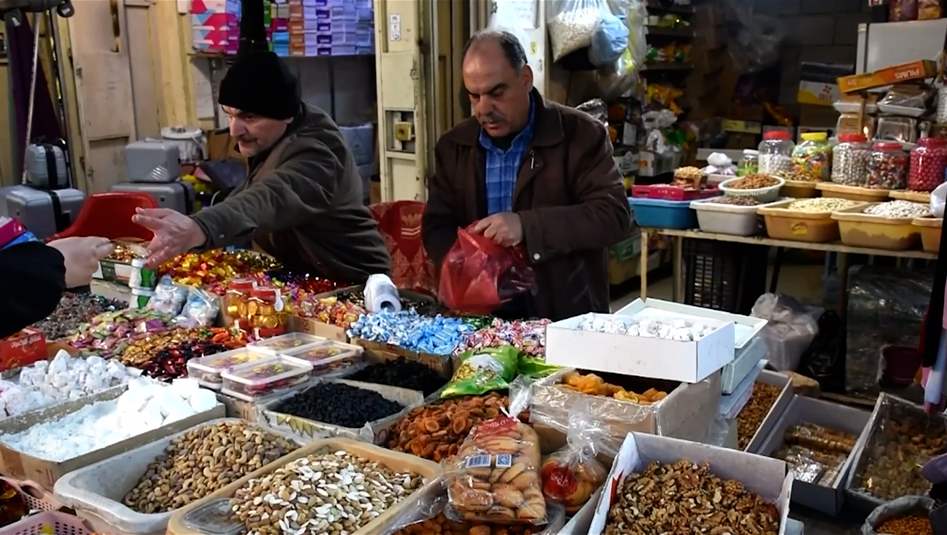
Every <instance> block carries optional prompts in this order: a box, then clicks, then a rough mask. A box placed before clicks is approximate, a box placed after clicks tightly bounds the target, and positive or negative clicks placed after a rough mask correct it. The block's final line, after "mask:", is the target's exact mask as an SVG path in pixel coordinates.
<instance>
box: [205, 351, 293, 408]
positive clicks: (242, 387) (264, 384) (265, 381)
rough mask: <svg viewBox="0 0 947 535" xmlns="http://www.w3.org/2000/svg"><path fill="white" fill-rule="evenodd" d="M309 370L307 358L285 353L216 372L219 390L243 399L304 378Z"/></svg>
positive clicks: (287, 386) (288, 385) (279, 388)
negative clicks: (217, 373) (284, 355)
mask: <svg viewBox="0 0 947 535" xmlns="http://www.w3.org/2000/svg"><path fill="white" fill-rule="evenodd" d="M310 372H312V365H311V364H309V363H308V362H304V361H301V360H298V359H290V358H286V357H276V358H275V359H274V360H269V361H264V362H256V363H253V364H246V365H244V366H238V367H236V368H232V369H230V370H228V371H225V372H223V373H222V374H220V377H221V379H223V388H222V389H221V393H222V394H227V395H228V396H232V397H235V398H237V399H242V400H244V401H255V400H257V399H258V398H261V397H264V396H268V395H270V394H272V393H274V392H278V391H281V390H286V389H288V388H292V387H294V386H296V385H299V384H302V383H304V382H306V380H308V379H309V373H310Z"/></svg>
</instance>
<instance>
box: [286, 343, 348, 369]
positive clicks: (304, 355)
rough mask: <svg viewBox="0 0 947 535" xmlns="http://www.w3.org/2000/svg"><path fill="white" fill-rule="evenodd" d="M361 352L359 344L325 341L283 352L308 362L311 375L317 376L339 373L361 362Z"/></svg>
mask: <svg viewBox="0 0 947 535" xmlns="http://www.w3.org/2000/svg"><path fill="white" fill-rule="evenodd" d="M363 352H364V349H362V347H361V346H356V345H351V344H343V343H341V342H325V343H322V344H319V345H314V346H312V345H310V346H306V347H300V348H297V349H293V350H290V351H287V352H286V353H284V354H285V355H286V356H287V357H291V358H295V359H300V360H302V361H305V362H308V363H309V364H310V365H312V375H313V376H317V375H327V374H330V373H332V374H337V373H341V372H343V371H346V370H348V369H351V368H353V367H355V366H357V365H359V364H361V363H362V362H363V360H364V358H363V356H362V354H363Z"/></svg>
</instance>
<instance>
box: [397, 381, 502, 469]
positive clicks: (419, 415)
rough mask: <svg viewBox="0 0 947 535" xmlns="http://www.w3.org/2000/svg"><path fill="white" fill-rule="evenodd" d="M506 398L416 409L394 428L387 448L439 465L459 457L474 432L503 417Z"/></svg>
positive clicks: (464, 399)
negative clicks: (469, 436)
mask: <svg viewBox="0 0 947 535" xmlns="http://www.w3.org/2000/svg"><path fill="white" fill-rule="evenodd" d="M506 404H507V399H506V396H504V395H502V394H497V393H496V392H491V393H489V394H487V395H485V396H463V397H459V398H451V399H447V400H443V401H439V402H436V403H432V404H429V405H424V406H422V407H417V408H415V409H412V410H411V412H409V413H408V414H407V415H405V417H404V418H402V419H400V420H398V422H397V423H396V424H395V425H394V426H393V427H392V428H391V431H390V434H389V436H388V444H387V447H388V448H389V449H392V450H394V451H401V452H404V453H410V454H412V455H416V456H418V457H423V458H425V459H429V460H432V461H435V462H441V461H443V460H445V459H447V458H449V457H452V456H454V455H456V454H457V452H458V451H459V450H460V445H461V443H462V442H463V441H464V438H466V437H467V434H468V433H469V432H470V429H471V428H472V427H473V426H475V425H477V424H479V423H481V422H484V421H487V420H492V419H493V418H496V417H497V416H499V415H500V409H501V408H503V407H505V406H506Z"/></svg>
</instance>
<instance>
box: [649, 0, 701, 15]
mask: <svg viewBox="0 0 947 535" xmlns="http://www.w3.org/2000/svg"><path fill="white" fill-rule="evenodd" d="M647 8H648V11H651V10H652V9H653V10H655V11H663V12H665V13H674V14H675V15H693V14H694V6H675V5H662V4H660V3H658V2H654V1H652V2H648V4H647Z"/></svg>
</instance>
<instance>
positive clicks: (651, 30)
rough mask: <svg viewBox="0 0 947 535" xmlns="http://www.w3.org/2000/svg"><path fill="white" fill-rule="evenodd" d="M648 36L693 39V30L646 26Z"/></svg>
mask: <svg viewBox="0 0 947 535" xmlns="http://www.w3.org/2000/svg"><path fill="white" fill-rule="evenodd" d="M647 36H648V37H652V36H653V37H669V38H674V39H693V38H694V32H693V30H691V29H690V28H662V27H660V26H648V34H647Z"/></svg>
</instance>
